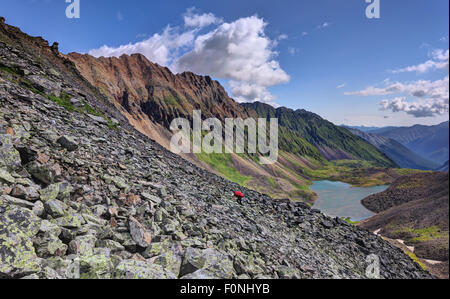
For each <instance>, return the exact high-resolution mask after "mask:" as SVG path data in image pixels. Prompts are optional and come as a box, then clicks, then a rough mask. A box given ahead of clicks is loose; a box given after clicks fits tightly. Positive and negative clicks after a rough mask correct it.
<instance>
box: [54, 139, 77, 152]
mask: <svg viewBox="0 0 450 299" xmlns="http://www.w3.org/2000/svg"><path fill="white" fill-rule="evenodd" d="M57 142H58V143H59V144H60V145H61V146H62V147H63V148H65V149H66V150H68V151H69V152H73V151H76V150H77V149H78V145H77V144H76V143H75V141H74V140H73V138H71V137H68V136H63V137H61V138H59V139H58V140H57Z"/></svg>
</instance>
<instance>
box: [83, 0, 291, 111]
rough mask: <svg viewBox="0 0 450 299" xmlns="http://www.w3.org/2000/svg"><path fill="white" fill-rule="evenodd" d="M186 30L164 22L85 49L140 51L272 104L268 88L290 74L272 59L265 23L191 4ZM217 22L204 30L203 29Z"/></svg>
mask: <svg viewBox="0 0 450 299" xmlns="http://www.w3.org/2000/svg"><path fill="white" fill-rule="evenodd" d="M183 17H184V22H185V29H184V30H183V29H180V28H172V27H170V26H167V27H166V29H165V30H164V31H163V32H162V33H156V34H154V35H153V36H151V37H149V38H147V39H145V40H143V41H140V42H137V43H130V44H128V45H122V46H119V47H109V46H103V47H101V48H98V49H94V50H91V51H89V54H91V55H93V56H95V57H100V56H105V57H111V56H115V57H119V56H121V55H122V54H129V55H130V54H134V53H141V54H143V55H145V56H146V57H147V58H148V59H149V60H150V61H153V62H156V63H158V64H160V65H162V66H167V67H169V68H170V69H171V70H172V71H174V72H183V71H191V72H194V73H198V74H203V75H210V76H212V77H215V78H219V79H224V80H228V83H229V86H230V88H231V93H232V96H233V97H234V98H235V99H236V100H237V101H241V102H243V101H262V102H266V103H270V104H272V105H274V106H275V104H274V103H273V101H274V100H275V96H273V95H272V94H271V93H270V92H269V90H268V88H269V87H271V86H274V85H278V84H282V83H287V82H289V80H290V77H289V75H288V74H287V73H286V72H285V71H284V70H283V69H282V68H281V66H280V64H279V63H278V61H277V60H276V57H277V55H278V52H276V50H275V48H276V47H277V45H278V42H279V41H281V40H285V39H287V38H288V36H287V35H285V34H280V35H279V36H277V37H276V38H274V39H270V38H269V37H268V36H266V35H265V27H266V26H267V24H266V23H265V22H264V20H263V19H261V18H259V17H257V16H252V17H247V18H241V19H238V20H236V21H234V22H230V23H224V22H223V20H222V19H220V18H217V17H216V16H214V15H213V14H210V13H208V14H198V13H196V12H195V8H191V9H188V10H187V12H186V13H185V14H184V15H183ZM210 25H216V26H215V27H214V28H212V29H211V30H209V31H207V32H206V33H204V32H203V31H202V28H204V27H206V26H210Z"/></svg>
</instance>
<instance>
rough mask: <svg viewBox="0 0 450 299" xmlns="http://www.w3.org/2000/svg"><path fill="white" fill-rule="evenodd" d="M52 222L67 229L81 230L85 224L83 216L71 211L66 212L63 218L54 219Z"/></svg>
mask: <svg viewBox="0 0 450 299" xmlns="http://www.w3.org/2000/svg"><path fill="white" fill-rule="evenodd" d="M52 222H53V223H55V224H57V225H58V226H61V227H65V228H79V227H81V226H82V225H83V224H84V223H85V221H84V218H83V216H81V215H80V214H78V213H75V212H73V211H71V210H69V211H66V213H65V215H64V216H63V217H60V218H57V219H53V220H52Z"/></svg>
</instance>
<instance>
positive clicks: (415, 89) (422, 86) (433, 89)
mask: <svg viewBox="0 0 450 299" xmlns="http://www.w3.org/2000/svg"><path fill="white" fill-rule="evenodd" d="M384 84H386V86H385V87H374V86H369V87H367V88H366V89H363V90H360V91H354V92H346V93H345V95H357V96H363V97H367V96H385V95H391V94H399V93H405V94H408V95H409V96H413V97H418V98H424V97H430V98H435V99H436V98H441V99H445V98H447V99H448V96H449V95H448V94H449V87H448V84H449V76H446V77H445V78H444V79H442V80H436V81H428V80H419V81H415V82H411V83H406V84H405V83H401V82H394V83H391V82H390V81H389V80H387V81H384Z"/></svg>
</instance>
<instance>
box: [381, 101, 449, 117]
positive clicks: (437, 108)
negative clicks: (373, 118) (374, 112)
mask: <svg viewBox="0 0 450 299" xmlns="http://www.w3.org/2000/svg"><path fill="white" fill-rule="evenodd" d="M380 105H381V107H382V108H381V109H382V110H391V111H392V112H405V113H407V114H410V115H413V116H414V117H433V116H436V115H445V114H448V112H449V106H448V105H449V104H448V98H447V99H446V100H445V99H426V100H419V101H415V102H408V101H407V100H406V98H405V97H398V98H394V99H392V100H383V101H381V103H380Z"/></svg>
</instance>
